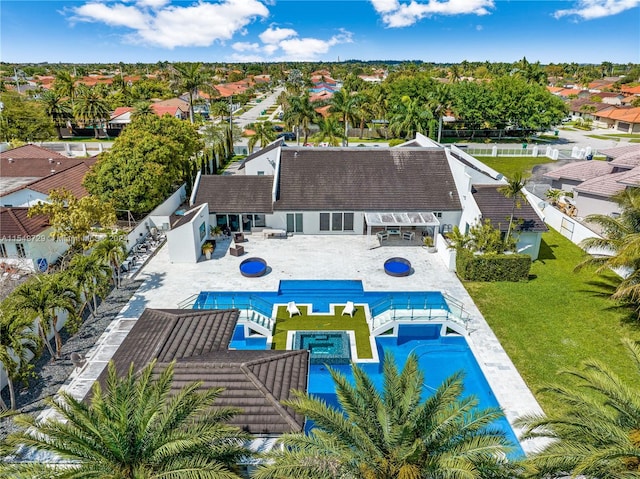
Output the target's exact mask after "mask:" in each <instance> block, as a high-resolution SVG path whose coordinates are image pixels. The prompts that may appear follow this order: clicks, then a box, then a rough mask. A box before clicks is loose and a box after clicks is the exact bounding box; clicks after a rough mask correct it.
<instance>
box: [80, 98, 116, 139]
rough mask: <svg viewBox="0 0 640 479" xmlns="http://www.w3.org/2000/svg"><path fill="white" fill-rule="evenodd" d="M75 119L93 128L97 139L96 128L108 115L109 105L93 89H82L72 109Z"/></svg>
mask: <svg viewBox="0 0 640 479" xmlns="http://www.w3.org/2000/svg"><path fill="white" fill-rule="evenodd" d="M73 114H74V115H75V117H76V118H78V119H80V120H83V121H84V122H87V123H89V124H91V125H92V126H93V130H94V134H95V137H96V138H98V126H100V125H104V122H105V120H106V119H107V118H109V115H110V109H109V105H108V104H107V102H106V101H105V99H104V98H103V97H102V95H101V94H100V93H99V91H98V90H97V89H95V88H86V87H84V88H82V89H80V91H79V94H78V97H77V101H76V103H75V105H74V107H73Z"/></svg>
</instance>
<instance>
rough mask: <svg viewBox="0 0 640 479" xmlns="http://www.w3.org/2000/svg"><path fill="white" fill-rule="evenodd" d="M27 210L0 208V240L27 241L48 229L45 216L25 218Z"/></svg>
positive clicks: (47, 221)
mask: <svg viewBox="0 0 640 479" xmlns="http://www.w3.org/2000/svg"><path fill="white" fill-rule="evenodd" d="M28 211H29V208H5V207H0V239H28V238H30V237H32V236H36V235H39V234H42V232H43V231H45V230H46V229H47V228H49V226H50V225H49V220H48V219H47V217H46V216H43V215H37V216H34V217H32V218H29V217H28V216H27V213H28Z"/></svg>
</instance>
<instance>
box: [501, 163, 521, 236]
mask: <svg viewBox="0 0 640 479" xmlns="http://www.w3.org/2000/svg"><path fill="white" fill-rule="evenodd" d="M525 184H526V179H525V178H523V176H522V173H521V172H519V171H517V172H516V173H514V174H513V177H512V178H510V179H507V184H505V185H503V186H501V187H500V188H498V191H500V193H502V194H503V195H504V196H505V198H509V199H511V214H510V215H509V228H508V229H507V234H506V236H505V238H504V242H505V244H508V243H509V241H510V239H511V233H512V232H513V219H514V217H515V214H516V208H520V205H521V203H522V200H523V199H524V193H522V190H523V189H524V185H525Z"/></svg>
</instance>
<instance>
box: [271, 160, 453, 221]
mask: <svg viewBox="0 0 640 479" xmlns="http://www.w3.org/2000/svg"><path fill="white" fill-rule="evenodd" d="M278 186H279V194H278V200H277V201H276V204H275V205H274V210H280V211H282V210H285V211H291V210H297V211H305V210H306V211H318V210H343V211H345V210H346V211H348V210H353V211H437V210H441V211H451V210H460V209H462V208H461V205H460V200H459V198H458V194H457V190H456V186H455V183H454V180H453V175H452V173H451V170H450V169H449V163H448V161H447V158H446V154H445V151H444V149H443V148H295V147H291V148H287V149H283V150H282V153H281V167H280V182H279V185H278Z"/></svg>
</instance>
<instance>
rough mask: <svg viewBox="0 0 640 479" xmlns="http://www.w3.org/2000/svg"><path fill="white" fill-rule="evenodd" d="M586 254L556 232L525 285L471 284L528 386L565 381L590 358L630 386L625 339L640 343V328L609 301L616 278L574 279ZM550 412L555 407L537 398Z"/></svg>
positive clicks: (546, 239)
mask: <svg viewBox="0 0 640 479" xmlns="http://www.w3.org/2000/svg"><path fill="white" fill-rule="evenodd" d="M582 258H583V252H582V250H581V249H580V248H579V247H578V246H576V245H574V244H573V243H571V242H570V241H569V240H567V239H566V238H564V237H563V236H561V235H560V234H559V233H557V232H555V231H550V232H549V233H545V234H544V236H543V243H542V246H541V249H540V258H539V259H538V260H537V261H535V262H534V263H533V266H532V268H531V274H532V275H533V279H531V280H530V281H529V282H527V283H507V282H497V283H477V282H469V283H465V286H466V288H467V290H468V291H469V293H470V294H471V296H472V298H473V300H474V301H475V303H476V305H477V306H478V307H479V308H480V311H482V314H483V315H484V317H485V318H486V320H487V321H488V323H489V325H490V326H491V328H492V329H493V331H494V332H495V334H496V335H497V336H498V338H499V339H500V342H501V343H502V346H503V347H504V349H505V350H506V351H507V353H508V354H509V357H510V358H511V359H512V360H513V362H514V364H515V366H516V367H517V368H518V371H520V373H521V374H522V376H523V377H524V379H525V381H526V382H527V384H528V385H529V387H530V388H531V389H532V390H533V391H534V393H536V391H537V390H538V389H539V388H540V387H541V386H542V385H543V384H545V383H548V382H549V381H563V380H566V379H564V378H565V376H556V373H557V372H558V370H560V369H564V368H572V367H576V366H578V365H579V364H580V362H581V361H582V360H584V359H587V358H596V359H599V360H601V361H602V362H604V363H606V364H608V365H609V366H610V367H611V368H612V369H613V370H614V371H616V372H617V373H618V374H620V375H621V376H623V377H625V378H626V379H627V380H632V376H630V375H629V376H628V375H627V371H628V370H631V364H630V362H629V359H628V356H627V355H626V353H625V352H624V349H623V347H622V345H621V342H620V338H621V337H630V338H632V339H635V340H640V321H639V320H638V319H637V314H635V313H634V312H633V311H631V310H629V309H627V308H622V307H618V305H617V304H616V303H615V302H613V301H611V300H610V299H609V298H608V296H609V294H608V293H609V292H610V290H611V284H612V283H613V282H614V281H615V277H614V276H613V275H611V276H608V277H606V278H604V279H603V278H602V277H600V276H597V275H594V274H593V272H591V271H580V272H577V273H576V272H574V267H575V265H576V264H577V263H579V262H580V261H581V259H582ZM536 396H537V398H538V400H539V401H540V403H541V404H542V406H543V407H544V408H550V407H553V406H556V405H555V404H554V403H553V402H552V401H551V400H550V399H549V398H548V397H544V396H540V395H539V394H536Z"/></svg>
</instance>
